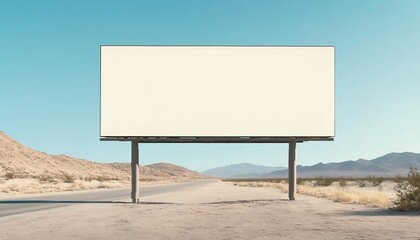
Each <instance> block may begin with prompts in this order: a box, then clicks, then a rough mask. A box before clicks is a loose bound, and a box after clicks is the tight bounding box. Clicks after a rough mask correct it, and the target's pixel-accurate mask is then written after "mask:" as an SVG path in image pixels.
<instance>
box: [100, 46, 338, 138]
mask: <svg viewBox="0 0 420 240" xmlns="http://www.w3.org/2000/svg"><path fill="white" fill-rule="evenodd" d="M334 50H335V49H334V47H329V46H328V47H308V46H305V47H286V46H101V70H100V71H101V87H100V88H101V89H100V91H101V99H100V101H101V106H100V136H101V138H103V139H104V138H109V139H112V138H115V137H139V138H147V139H156V138H157V139H166V138H171V139H177V138H184V139H185V138H188V137H192V138H195V137H198V138H206V137H208V138H230V139H232V138H240V139H246V138H259V137H265V138H271V137H272V138H291V137H320V138H332V137H333V136H334Z"/></svg>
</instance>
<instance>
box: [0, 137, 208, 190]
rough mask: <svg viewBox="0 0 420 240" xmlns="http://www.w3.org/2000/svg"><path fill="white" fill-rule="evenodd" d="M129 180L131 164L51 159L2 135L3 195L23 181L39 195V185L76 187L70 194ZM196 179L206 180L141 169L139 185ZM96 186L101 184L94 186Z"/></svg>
mask: <svg viewBox="0 0 420 240" xmlns="http://www.w3.org/2000/svg"><path fill="white" fill-rule="evenodd" d="M130 178H131V166H130V164H129V163H97V162H92V161H88V160H84V159H78V158H74V157H71V156H67V155H49V154H46V153H43V152H39V151H36V150H34V149H31V148H29V147H27V146H25V145H23V144H21V143H19V142H17V141H15V140H14V139H12V138H11V137H9V136H7V135H6V134H5V133H4V132H1V131H0V185H1V186H2V187H3V192H5V191H9V192H10V188H12V187H10V184H15V185H16V186H15V188H16V189H21V186H20V185H22V184H23V183H22V181H17V179H24V180H25V181H23V182H25V183H27V184H32V185H33V188H34V189H35V190H33V192H37V191H38V190H39V191H42V189H43V188H44V186H40V185H48V184H50V185H51V184H52V185H54V184H56V185H57V184H59V183H69V184H70V183H71V184H70V185H71V186H68V187H73V188H71V190H76V189H84V188H94V187H95V186H98V187H112V186H123V185H127V184H128V182H129V181H130ZM197 178H203V176H202V175H200V174H199V173H197V172H194V171H191V170H188V169H186V168H183V167H179V166H176V165H173V164H164V163H161V164H152V165H150V166H140V181H149V182H150V181H160V182H162V181H188V180H192V179H197ZM12 180H13V181H12ZM94 182H97V183H98V182H100V183H102V184H101V185H100V184H96V185H95V184H93V183H94ZM104 182H108V184H104ZM1 183H3V184H1ZM21 183H22V184H21ZM8 184H9V188H7V185H8ZM69 184H68V185H69ZM23 185H24V184H23ZM75 185H78V186H75ZM84 186H85V187H84ZM86 186H87V187H86ZM6 188H7V189H8V190H7V189H6ZM28 188H29V187H28ZM49 188H52V186H49ZM54 188H56V186H54ZM4 189H6V190H4ZM36 189H38V190H36ZM66 189H67V188H66ZM66 189H64V190H66ZM0 192H2V189H1V188H0ZM24 192H25V191H24Z"/></svg>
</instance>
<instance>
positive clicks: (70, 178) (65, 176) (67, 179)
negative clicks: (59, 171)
mask: <svg viewBox="0 0 420 240" xmlns="http://www.w3.org/2000/svg"><path fill="white" fill-rule="evenodd" d="M75 180H76V177H74V176H73V175H71V174H68V173H66V172H63V181H64V182H65V183H73V182H74V181H75Z"/></svg>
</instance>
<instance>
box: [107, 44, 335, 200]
mask: <svg viewBox="0 0 420 240" xmlns="http://www.w3.org/2000/svg"><path fill="white" fill-rule="evenodd" d="M103 46H104V47H105V46H131V47H135V46H145V47H147V46H149V47H312V48H314V47H332V48H334V56H333V57H334V59H333V63H334V66H333V81H334V82H333V84H334V87H333V91H334V92H333V101H334V108H333V111H334V113H333V118H334V121H333V124H334V126H333V129H334V135H333V136H293V137H292V136H290V137H284V136H282V137H273V136H235V137H227V136H223V137H214V136H208V137H205V136H204V137H203V136H200V137H198V136H182V137H181V136H180V137H174V136H170V137H162V136H147V137H146V136H141V137H140V136H123V137H122V136H104V137H103V136H100V138H99V140H100V141H121V142H131V199H132V202H133V203H140V197H139V167H140V165H139V143H288V145H289V152H288V179H289V183H288V185H289V189H288V197H289V200H295V194H296V182H297V175H296V145H297V143H302V142H305V141H334V138H335V126H336V123H335V117H336V115H335V114H336V113H335V90H336V84H335V77H336V71H335V66H336V51H335V46H333V45H107V44H105V45H100V47H99V49H100V50H99V52H100V56H99V76H100V77H99V85H100V87H99V133H100V135H101V130H102V129H101V109H102V108H101V99H102V96H101V95H102V84H101V77H102V76H101V74H102V64H101V60H102V52H101V51H102V47H103Z"/></svg>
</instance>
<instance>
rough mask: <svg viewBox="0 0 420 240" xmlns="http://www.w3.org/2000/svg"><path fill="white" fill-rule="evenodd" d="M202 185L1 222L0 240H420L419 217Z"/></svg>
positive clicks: (226, 184) (276, 192)
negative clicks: (137, 199)
mask: <svg viewBox="0 0 420 240" xmlns="http://www.w3.org/2000/svg"><path fill="white" fill-rule="evenodd" d="M203 181H205V183H204V184H200V185H197V186H198V187H192V188H183V189H180V190H178V191H176V192H162V193H158V194H152V195H148V196H142V197H141V198H140V201H141V203H140V204H132V203H129V199H128V197H129V196H127V198H126V199H121V201H115V202H109V203H95V202H92V203H85V204H71V205H70V206H66V207H60V208H53V209H47V210H42V211H35V212H27V213H22V214H16V215H11V216H6V217H1V218H0V233H1V235H0V239H2V240H16V239H105V240H106V239H110V240H111V239H112V240H113V239H308V238H310V239H420V229H419V226H420V216H419V215H418V213H417V215H416V214H413V213H401V212H396V211H391V210H388V209H386V208H376V207H369V206H366V205H361V204H348V203H339V202H334V201H331V200H328V199H324V198H317V197H313V196H307V195H303V194H297V200H295V201H289V200H287V194H286V193H284V192H282V191H281V190H280V189H276V188H271V187H258V188H256V187H248V186H235V185H234V183H231V182H222V181H218V180H203ZM88 191H90V190H88ZM102 191H113V190H112V189H111V190H102ZM46 194H51V193H46ZM40 195H42V194H40ZM38 196H39V194H38Z"/></svg>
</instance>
